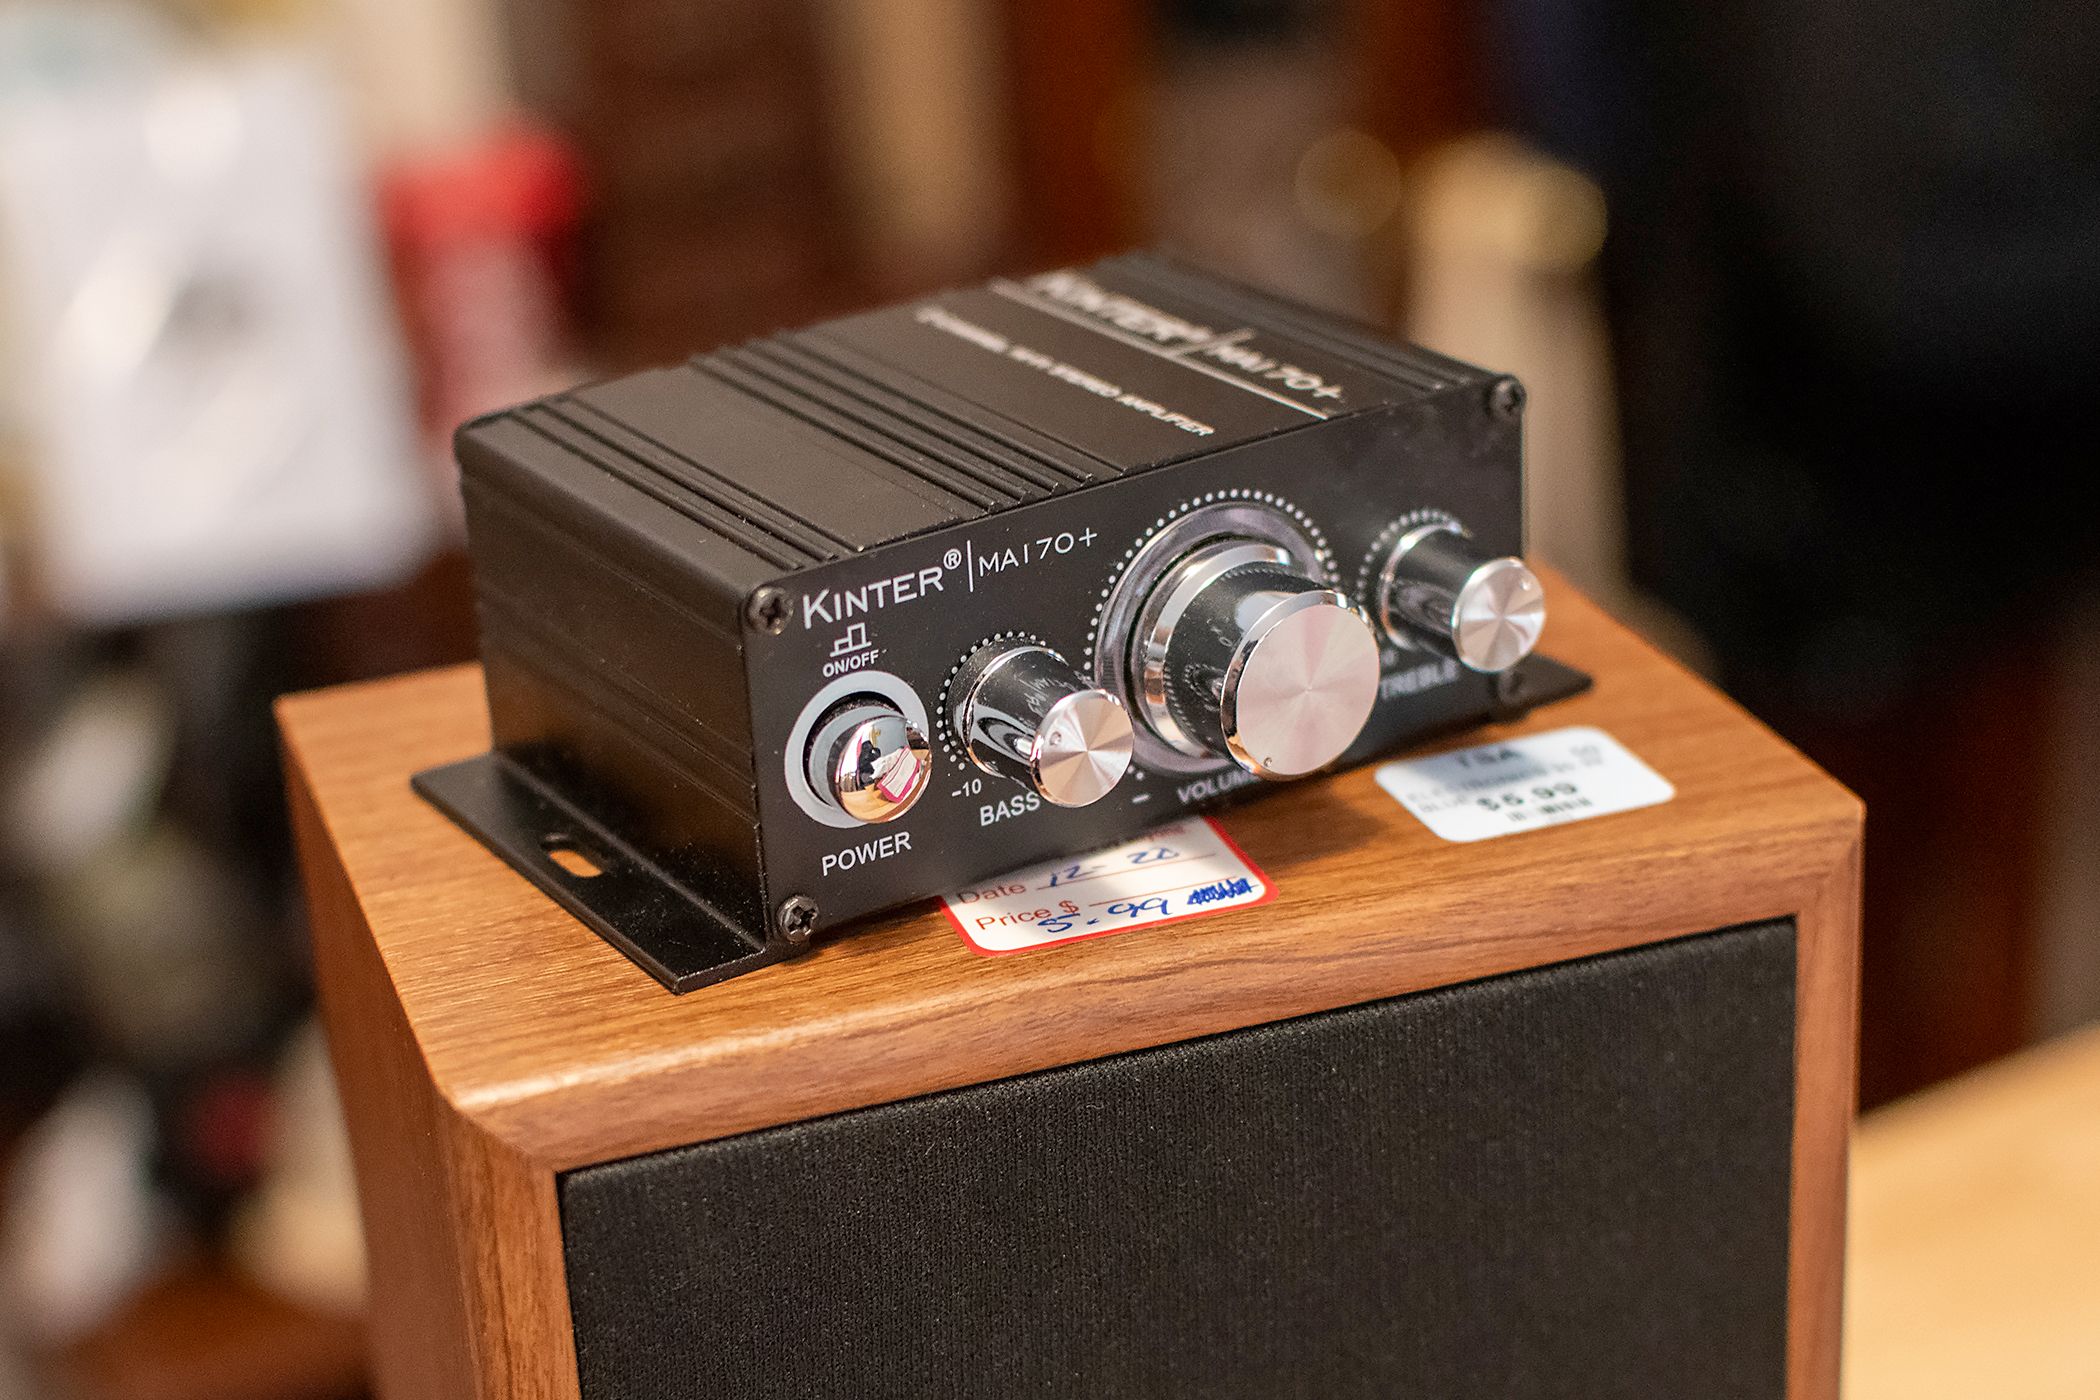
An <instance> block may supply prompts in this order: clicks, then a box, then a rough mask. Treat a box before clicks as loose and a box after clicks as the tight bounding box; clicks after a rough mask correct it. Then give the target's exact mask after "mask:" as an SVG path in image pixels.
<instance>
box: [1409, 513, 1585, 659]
mask: <svg viewBox="0 0 2100 1400" xmlns="http://www.w3.org/2000/svg"><path fill="white" fill-rule="evenodd" d="M1378 620H1379V621H1380V622H1381V623H1383V624H1384V626H1385V632H1386V635H1387V636H1388V637H1391V638H1392V639H1393V640H1394V641H1395V642H1398V643H1400V644H1401V645H1402V646H1424V645H1426V646H1428V647H1430V648H1432V649H1433V650H1436V651H1441V652H1443V653H1444V654H1445V655H1447V656H1455V657H1457V658H1458V660H1459V662H1460V663H1461V664H1462V665H1465V666H1468V667H1470V668H1472V669H1473V670H1475V671H1489V672H1493V671H1507V670H1508V669H1509V668H1510V667H1512V666H1514V665H1516V664H1517V663H1518V662H1519V661H1522V660H1523V659H1524V658H1525V657H1527V656H1529V655H1530V654H1531V649H1532V648H1533V647H1535V646H1537V645H1538V641H1539V633H1540V632H1542V631H1544V630H1545V628H1546V590H1545V587H1544V586H1543V585H1542V584H1540V582H1539V579H1538V575H1537V574H1534V573H1533V572H1532V571H1531V570H1530V569H1529V568H1527V567H1526V566H1525V564H1524V561H1523V560H1521V559H1518V558H1516V557H1514V556H1511V555H1503V556H1501V557H1500V558H1497V557H1494V556H1491V555H1489V554H1487V553H1486V552H1484V551H1483V550H1481V549H1480V548H1479V547H1478V546H1476V545H1475V544H1474V543H1473V541H1472V539H1471V538H1470V537H1469V536H1467V534H1466V532H1465V531H1464V530H1462V529H1461V528H1459V527H1458V526H1457V525H1455V524H1451V523H1450V522H1448V521H1439V522H1436V523H1434V524H1429V525H1424V526H1421V527H1420V528H1418V529H1414V530H1410V531H1408V532H1407V533H1406V534H1404V535H1402V536H1401V537H1400V540H1399V542H1398V543H1397V544H1395V545H1394V546H1393V552H1392V554H1391V555H1390V556H1388V557H1387V559H1386V563H1385V570H1384V572H1383V573H1382V574H1381V575H1380V576H1379V581H1378Z"/></svg>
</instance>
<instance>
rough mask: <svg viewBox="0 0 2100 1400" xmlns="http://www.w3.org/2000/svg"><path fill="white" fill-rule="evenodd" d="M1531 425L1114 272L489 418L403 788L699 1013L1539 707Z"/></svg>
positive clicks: (773, 345)
mask: <svg viewBox="0 0 2100 1400" xmlns="http://www.w3.org/2000/svg"><path fill="white" fill-rule="evenodd" d="M1523 403H1524V395H1523V391H1522V388H1521V387H1520V386H1519V385H1518V383H1517V381H1515V380H1514V379H1512V378H1509V377H1508V376H1506V375H1498V374H1492V373H1488V372H1486V371H1483V370H1479V369H1476V368H1473V367H1472V366H1469V365H1464V364H1460V363H1458V362H1457V361H1454V360H1450V359H1446V358H1444V357H1443V356H1440V355H1435V354H1432V353H1430V352H1428V351H1425V350H1421V349H1417V348H1414V347H1410V346H1403V345H1398V344H1393V343H1390V342H1387V341H1385V340H1383V339H1380V338H1378V337H1376V336H1375V335H1372V334H1370V333H1368V332H1366V331H1364V330H1362V329H1360V328H1358V327H1355V326H1352V325H1350V324H1348V323H1346V322H1343V321H1339V320H1336V319H1334V318H1331V317H1328V316H1325V315H1322V314H1319V313H1316V312H1312V311H1308V310H1306V309H1304V308H1301V307H1297V306H1294V305H1291V304H1289V303H1286V302H1282V301H1279V300H1276V299H1273V298H1271V297H1268V296H1265V295H1262V294H1259V293H1256V292H1253V291H1250V290H1247V289H1245V288H1242V287H1238V286H1235V285H1232V284H1230V283H1226V282H1223V281H1220V280H1218V279H1216V278H1214V277H1212V276H1209V275H1208V274H1205V273H1201V272H1198V271H1195V270H1192V269H1189V268H1186V267H1184V266H1181V265H1179V264H1176V263H1173V262H1170V261H1167V260H1165V259H1162V258H1159V257H1155V256H1134V257H1126V258H1119V259H1115V260H1111V261H1108V262H1104V263H1101V264H1098V265H1095V266H1093V267H1090V268H1086V269H1082V270H1064V271H1056V272H1050V273H1045V274H1043V275H1041V276H1037V277H1031V278H1027V279H1025V280H1019V281H1005V280H1001V281H994V282H992V283H990V284H988V285H986V286H982V287H975V288H970V289H965V290H960V291H953V292H947V293H942V294H939V295H934V296H930V297H925V298H922V299H919V300H916V301H913V302H910V303H907V304H904V305H900V306H895V307H890V308H886V309H883V310H878V311H873V312H869V313H867V314H865V315H860V316H854V317H849V318H847V319H844V320H840V321H835V322H832V323H829V324H827V325H822V326H818V327H815V328H813V329H809V330H804V331H798V332H794V333H790V334H783V335H778V336H775V337H772V338H770V339H766V340H762V341H758V342H754V343H752V344H748V345H743V346H739V347H736V348H733V349H728V350H723V351H720V352H717V353H714V354H710V355H704V356H701V357H700V358H698V359H695V360H693V361H691V362H690V363H688V364H686V365H683V366H681V367H678V368H674V369H662V370H654V371H649V372H646V373H641V374H636V375H632V376H629V377H627V378H623V379H618V380H614V381H611V382H609V383H604V384H598V385H594V386H590V387H587V388H583V389H579V390H576V391H574V392H572V393H567V394H562V395H559V396H556V397H554V398H551V399H546V400H542V401H540V402H536V403H532V404H527V405H525V406H523V407H519V408H515V409H510V410H507V411H505V412H502V413H498V414H495V415H493V416H491V417H487V418H483V419H481V420H479V421H476V422H474V423H470V424H468V425H467V426H466V427H465V428H463V429H462V430H461V432H460V435H459V443H458V449H459V461H460V468H461V477H462V489H463V492H464V496H465V502H466V514H467V524H468V531H469V539H470V545H471V552H472V556H473V567H474V586H475V594H476V599H477V604H478V607H479V612H480V618H481V645H482V657H483V662H484V667H485V672H486V676H487V694H488V704H489V714H490V720H491V726H492V730H493V734H494V741H495V742H494V748H493V750H492V751H491V752H490V753H489V754H486V755H483V756H481V757H479V758H475V759H472V760H469V761H467V762H465V763H461V764H455V765H452V766H450V767H447V768H442V769H437V770H433V771H431V772H428V773H424V774H422V775H420V776H419V777H418V779H417V790H418V791H419V792H421V793H422V794H423V795H424V796H425V797H426V798H428V799H430V800H431V801H432V802H434V803H436V804H437V805H438V806H439V807H440V808H442V809H444V810H445V811H446V812H447V813H448V814H450V815H451V816H452V817H453V818H454V819H455V820H457V821H459V822H460V823H461V824H462V825H464V826H465V827H467V828H468V829H469V830H471V831H472V832H474V833H475V835H477V836H478V837H479V838H480V839H481V840H482V841H483V842H485V843H486V844H487V845H489V846H490V847H491V848H492V849H493V850H495V851H496V852H497V853H498V854H499V855H501V856H503V857H504V858H505V859H506V860H507V861H509V862H510V863H511V864H512V865H513V866H515V867H516V868H517V869H519V870H520V871H522V872H523V873H524V874H526V875H527V876H528V877H529V878H531V879H532V880H533V881H535V882H536V883H537V884H539V885H540V886H541V887H542V888H543V889H545V890H546V891H547V892H548V893H549V894H551V895H553V896H554V897H555V898H557V899H558V900H560V901H561V902H562V903H563V904H565V905H566V906H567V907H569V908H570V909H571V910H572V911H573V912H575V913H576V914H578V915H579V916H580V917H582V918H583V919H584V920H585V922H587V923H589V924H590V925H591V926H592V927H594V928H596V929H597V930H598V931H599V932H600V933H602V934H604V935H605V936H606V937H608V938H610V939H611V940H612V941H613V942H614V943H615V944H617V945H618V946H619V947H621V948H622V949H623V950H624V951H625V952H627V953H628V954H629V955H630V956H631V957H633V958H635V959H636V961H638V962H640V963H641V964H642V965H643V966H645V967H646V968H648V969H649V970H650V971H651V972H652V973H653V974H654V975H656V976H657V977H658V978H659V979H660V980H662V981H663V982H664V983H665V984H666V985H668V986H670V987H671V988H673V989H674V990H679V991H683V990H687V989H689V988H691V987H695V986H700V985H704V984H706V983H708V982H713V981H718V980H720V979H721V978H723V977H727V976H731V975H733V974H735V973H738V972H742V971H745V970H748V969H751V968H754V967H758V966H761V965H763V964H766V963H769V962H773V961H776V960H778V959H780V958H782V957H786V956H790V955H792V954H794V953H796V952H799V951H802V950H804V949H806V948H807V947H808V946H809V943H810V941H811V938H812V936H813V935H814V934H815V933H817V932H818V931H820V930H824V929H827V928H830V927H833V926H835V925H839V924H843V923H846V922H848V921H850V920H853V919H857V918H860V917H862V916H865V915H868V914H871V913H874V912H876V911H878V910H882V909H885V908H889V907H891V906H894V905H897V904H900V903H903V902H906V901H909V900H913V899H918V898H923V897H925V896H928V895H935V894H940V893H943V892H945V891H948V890H953V889H957V888H960V887H962V886H965V885H968V884H970V883H972V882H975V881H979V880H982V879H984V878H986V877H989V876H993V875H996V874H998V873H1000V872H1002V871H1006V870H1010V869H1013V868H1015V867H1017V866H1020V865H1023V864H1027V863H1030V862H1034V861H1039V860H1044V859H1048V858H1052V857H1055V856H1057V855H1060V854H1063V853H1077V852H1080V851H1085V850H1089V849H1092V848H1095V847H1098V846H1102V845H1105V844H1107V843H1110V842H1113V841H1117V840H1121V839H1124V838H1127V837H1130V836H1133V835H1136V834H1138V833H1140V832H1142V831H1144V830H1146V829H1148V828H1150V827H1152V826H1155V825H1158V824H1160V823H1162V822H1165V821H1168V820H1170V819H1172V818H1174V817H1177V816H1180V815H1182V814H1183V813H1186V812H1190V811H1194V810H1201V809H1205V808H1209V807H1213V806H1217V805H1219V804H1222V803H1227V802H1232V801H1236V800H1239V799H1242V798H1245V797H1248V796H1251V795H1253V794H1255V793H1257V792H1260V791H1261V790H1263V788H1264V787H1265V786H1266V785H1267V784H1269V783H1271V782H1275V781H1280V780H1288V779H1292V778H1297V777H1300V776H1303V775H1306V774H1309V773H1313V772H1316V771H1319V770H1321V769H1324V768H1328V767H1330V766H1334V765H1337V764H1350V763H1356V762H1360V761H1362V760H1364V759H1366V758H1368V757H1370V756H1372V755H1374V754H1377V753H1379V752H1381V751H1384V750H1387V749H1390V748H1392V747H1394V746H1395V745H1398V744H1401V743H1405V742H1408V741H1411V740H1416V739H1419V738H1422V737H1424V736H1425V735H1427V734H1429V733H1432V732H1434V731H1436V730H1439V729H1445V728H1449V727H1452V726H1454V725H1459V724H1464V723H1469V722H1473V721H1478V720H1481V719H1485V718H1488V717H1490V716H1492V715H1506V714H1508V713H1509V712H1510V711H1512V710H1515V709H1522V708H1526V707H1529V706H1530V705H1534V704H1537V703H1540V702H1541V701H1543V700H1546V699H1551V698H1554V697H1556V696H1558V695H1561V694H1565V693H1569V692H1570V691H1571V690H1573V689H1578V688H1580V686H1581V685H1582V684H1583V680H1582V678H1581V677H1580V676H1579V675H1578V674H1577V673H1575V672H1572V671H1569V670H1568V669H1566V668H1564V667H1559V666H1556V665H1554V664H1553V663H1551V662H1548V661H1546V660H1544V659H1543V658H1541V657H1534V656H1531V651H1532V648H1533V645H1534V644H1535V642H1536V641H1537V639H1538V636H1539V632H1540V629H1541V627H1542V626H1543V624H1544V620H1545V605H1544V598H1543V594H1542V590H1541V588H1540V585H1539V582H1538V580H1537V578H1536V577H1535V576H1534V575H1533V574H1532V572H1531V570H1530V569H1528V568H1527V567H1526V566H1525V565H1524V563H1523V562H1522V561H1521V559H1520V558H1519V557H1518V556H1519V552H1520V549H1521V544H1522V526H1523V489H1522V458H1521V438H1520V427H1521V417H1522V411H1523Z"/></svg>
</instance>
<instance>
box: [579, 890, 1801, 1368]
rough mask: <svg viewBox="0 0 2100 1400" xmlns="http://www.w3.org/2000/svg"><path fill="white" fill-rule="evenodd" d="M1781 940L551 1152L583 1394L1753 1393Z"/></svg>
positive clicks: (1763, 1321) (1537, 976)
mask: <svg viewBox="0 0 2100 1400" xmlns="http://www.w3.org/2000/svg"><path fill="white" fill-rule="evenodd" d="M1184 936H1188V935H1184ZM1793 975H1794V939H1793V928H1792V925H1791V924H1790V923H1786V922H1781V923H1773V924H1763V925H1757V926H1753V927H1747V928H1742V929H1736V930H1732V931H1728V932H1723V933H1718V934H1711V935H1706V936H1703V937H1695V938H1687V939H1681V940H1678V941H1676V942H1672V943H1667V944H1662V945H1658V946H1654V947H1648V948H1643V949H1638V950H1635V951H1631V952H1625V953H1616V954H1612V955H1609V956H1605V957H1599V958H1592V959H1588V960H1585V961H1581V962H1574V963H1566V964H1562V965H1559V966H1555V967H1548V968H1542V969H1537V970H1533V971H1527V972H1523V973H1517V974H1513V975H1510V976H1505V977H1498V978H1494V979H1491V980H1488V981H1483V982H1475V983H1471V984H1468V985H1464V986H1459V987H1452V988H1447V989H1442V990H1438V991H1433V992H1426V993H1423V994H1420V995H1416V996H1408V997H1401V998H1398V999H1395V1000H1392V1001H1384V1002H1378V1003H1375V1004H1372V1005H1368V1006H1360V1007H1354V1008H1351V1009H1349V1010H1345V1011H1337V1012H1330V1013H1325V1014H1322V1015H1317V1016H1308V1017H1304V1018H1302V1019H1299V1020H1294V1021H1287V1022H1281V1023H1278V1024H1275V1025H1268V1026H1258V1027H1254V1028H1252V1029H1249V1030H1243V1031H1235V1032H1231V1033H1229V1034H1225V1035H1219V1036H1214V1037H1211V1038H1209V1039H1205V1040H1199V1041H1192V1042H1188V1043H1186V1044H1180V1045H1173V1046H1167V1047H1164V1048H1161V1049H1156V1050H1145V1051H1139V1052H1137V1053H1134V1054H1128V1055H1120V1056H1117V1057H1115V1058H1112V1059H1106V1060H1100V1061H1095V1062H1092V1063H1088V1064H1082V1065H1076V1066H1070V1067H1066V1068H1062V1069H1055V1070H1049V1071H1045V1072H1044V1073H1041V1074H1035V1075H1030V1076H1027V1077H1025V1078H1020V1079H1012V1080H1004V1081H1000V1082H996V1083H992V1084H986V1085H981V1086H977V1087H974V1088H968V1089H959V1090H956V1091H954V1092H951V1093H944V1094H936V1095H932V1096H930V1097H926V1098H921V1099H914V1100H910V1101H907V1102H903V1103H896V1104H890V1105H886V1106H883V1107H878V1108H870V1109H865V1110H861V1111H857V1112H852V1113H846V1114H841V1115H839V1116H837V1117H833V1118H827V1119H823V1120H819V1121H814V1122H809V1123H800V1124H795V1125H792V1126H789V1127H784V1128H778V1129H771V1130H768V1131H764V1132H758V1133H752V1134H750V1135H748V1136H744V1137H739V1138H732V1139H728V1140H725V1141H721V1142H713V1143H706V1144H702V1145H700V1146H696V1147H690V1148H684V1149H680V1150H676V1151H670V1152H662V1153H657V1154H654V1155H652V1156H648V1157H640V1158H635V1159H632V1160H628V1161H623V1162H614V1163H610V1164H607V1165H603V1166H594V1167H587V1168H583V1169H581V1170H578V1171H574V1172H570V1173H568V1174H567V1175H566V1176H565V1177H563V1179H562V1183H561V1203H562V1230H563V1238H564V1240H565V1241H566V1244H567V1249H568V1271H569V1295H570V1302H571V1305H572V1307H573V1309H574V1314H575V1323H576V1341H577V1353H578V1360H579V1364H580V1367H581V1372H582V1375H581V1379H582V1386H583V1394H584V1396H585V1397H586V1400H629V1398H630V1397H632V1398H633V1400H640V1397H650V1398H651V1400H658V1398H659V1397H672V1396H723V1397H739V1400H745V1398H746V1397H769V1396H782V1397H787V1396H793V1397H798V1400H808V1397H829V1396H841V1397H846V1396H850V1397H855V1400H867V1398H868V1397H888V1396H898V1397H905V1396H909V1397H914V1398H915V1400H924V1397H935V1396H988V1397H1004V1396H1085V1397H1096V1396H1142V1397H1167V1396H1188V1397H1199V1396H1200V1397H1204V1398H1205V1400H1215V1397H1231V1396H1250V1397H1269V1396H1318V1397H1323V1400H1324V1398H1325V1397H1339V1396H1410V1397H1415V1396H1419V1397H1468V1398H1470V1397H1482V1400H1486V1397H1495V1400H1510V1398H1511V1397H1531V1396H1564V1397H1582V1400H1599V1397H1611V1396H1627V1397H1641V1400H1657V1397H1676V1396H1683V1397H1701V1398H1702V1400H1711V1398H1713V1397H1734V1396H1757V1397H1767V1398H1768V1400H1778V1397H1780V1396H1782V1395H1783V1393H1784V1390H1785V1380H1784V1361H1785V1345H1786V1324H1785V1313H1786V1265H1787V1219H1788V1206H1787V1193H1788V1176H1789V1157H1790V1149H1789V1144H1790V1142H1791V1138H1792V1120H1793V1113H1792V1097H1793V1029H1794V1012H1793Z"/></svg>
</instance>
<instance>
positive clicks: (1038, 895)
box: [942, 817, 1275, 954]
mask: <svg viewBox="0 0 2100 1400" xmlns="http://www.w3.org/2000/svg"><path fill="white" fill-rule="evenodd" d="M1274 894H1275V889H1274V887H1273V886H1271V885H1270V884H1269V882H1268V880H1267V879H1266V878H1265V877H1264V876H1263V875H1262V873H1261V871H1259V870H1257V869H1255V867H1254V862H1253V861H1251V860H1248V859H1247V857H1246V856H1245V855H1244V854H1243V853H1242V852H1241V851H1240V848H1239V847H1237V846H1235V845H1233V844H1232V841H1231V839H1230V838H1228V837H1227V836H1226V835H1225V833H1224V832H1223V831H1222V830H1221V829H1219V827H1218V824H1217V823H1216V822H1213V821H1211V820H1209V819H1208V818H1205V817H1190V818H1188V819H1186V820H1183V821H1178V822H1174V823H1172V824H1170V825H1168V826H1163V827H1160V828H1159V829H1158V830H1157V831H1154V832H1151V833H1150V834H1148V835H1145V836H1141V837H1139V838H1138V839H1136V840H1135V841H1125V842H1124V843H1123V844H1122V845H1120V846H1111V847H1109V848H1108V849H1107V850H1105V851H1095V852H1094V853H1093V854H1091V855H1086V856H1079V857H1076V858H1068V859H1065V860H1058V861H1050V862H1046V863H1045V864H1042V865H1032V866H1030V867H1028V868H1027V869H1026V870H1017V871H1015V872H1014V873H1012V874H1011V875H1005V876H1002V877H1000V878H999V879H996V880H987V881H986V882H984V883H983V884H982V885H980V886H978V887H977V888H975V889H968V890H958V891H957V892H956V893H954V894H951V895H949V896H948V897H947V898H946V899H945V900H944V901H943V902H942V907H943V908H944V909H945V910H946V911H947V914H948V918H949V919H950V921H952V922H953V923H954V925H955V928H956V931H957V932H958V933H960V934H961V935H962V936H963V942H965V943H967V944H969V945H970V947H971V948H972V949H974V950H975V951H977V952H979V953H987V954H997V953H1018V952H1020V951H1021V950H1022V949H1024V948H1048V947H1050V946H1052V945H1054V944H1058V943H1074V942H1077V941H1078V940H1079V939H1082V938H1099V937H1101V936H1102V935H1104V934H1110V933H1126V932H1128V931H1129V930H1131V929H1134V928H1144V927H1146V926H1148V925H1150V924H1163V923H1168V922H1170V921H1172V920H1175V919H1187V918H1193V917H1195V916H1196V915H1198V914H1215V913H1218V912H1219V911H1220V910H1224V909H1241V908H1245V907H1246V906H1248V905H1250V904H1262V903H1265V902H1266V901H1268V900H1269V899H1270V898H1272V897H1273V896H1274Z"/></svg>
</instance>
